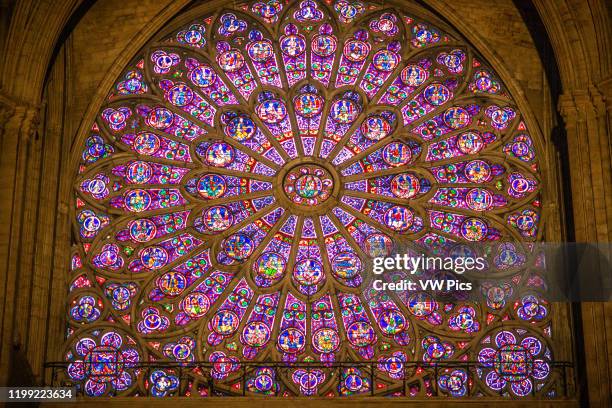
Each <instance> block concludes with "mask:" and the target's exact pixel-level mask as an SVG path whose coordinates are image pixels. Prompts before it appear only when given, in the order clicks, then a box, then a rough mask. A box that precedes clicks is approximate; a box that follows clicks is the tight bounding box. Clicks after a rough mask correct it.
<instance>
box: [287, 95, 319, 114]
mask: <svg viewBox="0 0 612 408" xmlns="http://www.w3.org/2000/svg"><path fill="white" fill-rule="evenodd" d="M293 104H294V106H295V113H297V114H298V115H300V116H302V117H304V118H312V117H313V116H316V115H318V114H319V113H321V111H322V110H323V98H322V97H320V96H319V95H317V94H314V93H304V94H301V95H298V96H296V97H295V98H294V99H293Z"/></svg>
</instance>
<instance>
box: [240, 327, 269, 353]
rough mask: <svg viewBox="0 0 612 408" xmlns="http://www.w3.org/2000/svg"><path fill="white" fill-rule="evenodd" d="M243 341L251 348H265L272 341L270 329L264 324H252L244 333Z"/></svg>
mask: <svg viewBox="0 0 612 408" xmlns="http://www.w3.org/2000/svg"><path fill="white" fill-rule="evenodd" d="M242 340H243V341H244V343H245V344H247V345H248V346H251V347H255V348H258V347H263V346H264V345H265V344H266V343H267V342H268V340H270V327H269V326H268V325H267V324H265V323H264V322H259V321H255V322H251V323H249V324H247V325H246V327H245V328H244V330H243V331H242Z"/></svg>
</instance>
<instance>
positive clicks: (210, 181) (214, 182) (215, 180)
mask: <svg viewBox="0 0 612 408" xmlns="http://www.w3.org/2000/svg"><path fill="white" fill-rule="evenodd" d="M197 189H198V193H199V194H200V196H201V197H202V198H205V199H208V200H212V199H213V198H219V197H221V196H223V194H224V193H225V190H226V189H227V185H226V184H225V179H224V178H223V177H221V176H220V175H218V174H207V175H205V176H202V177H201V178H200V179H199V180H198V185H197Z"/></svg>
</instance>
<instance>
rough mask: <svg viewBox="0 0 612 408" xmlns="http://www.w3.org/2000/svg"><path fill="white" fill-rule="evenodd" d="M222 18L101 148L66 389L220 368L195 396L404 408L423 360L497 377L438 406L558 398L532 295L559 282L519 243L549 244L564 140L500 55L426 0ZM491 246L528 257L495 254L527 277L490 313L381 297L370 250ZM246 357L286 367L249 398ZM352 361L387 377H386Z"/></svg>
mask: <svg viewBox="0 0 612 408" xmlns="http://www.w3.org/2000/svg"><path fill="white" fill-rule="evenodd" d="M225 7H226V8H227V9H228V10H227V11H223V12H222V13H219V15H217V14H215V13H209V14H204V15H201V16H197V17H198V18H197V19H195V21H192V22H190V23H188V24H186V25H184V26H180V27H179V26H177V27H176V29H175V31H172V30H171V29H170V28H168V29H164V30H161V31H160V32H163V36H156V37H155V38H154V39H152V41H151V42H150V43H148V44H147V45H146V47H144V48H143V49H142V50H141V51H140V52H139V53H138V55H136V56H134V59H133V60H132V62H131V63H130V64H129V67H126V69H125V71H124V72H123V73H122V76H121V77H120V78H118V79H117V81H116V83H115V84H114V86H113V87H112V89H110V90H109V97H108V99H106V100H105V102H103V106H101V107H100V110H99V114H98V115H96V119H95V122H92V123H90V124H89V125H90V126H89V127H88V131H87V132H86V134H84V135H82V136H83V140H84V143H83V145H82V149H81V151H80V152H79V159H80V160H81V162H80V163H79V168H78V171H75V172H74V174H76V175H77V176H76V177H77V180H76V182H75V183H74V186H75V190H76V191H75V194H76V197H75V201H74V208H75V211H74V213H75V217H74V229H73V231H74V232H75V234H74V235H75V241H76V242H75V243H76V244H78V245H75V246H74V254H73V258H72V263H71V267H72V271H71V273H70V279H71V281H70V286H69V290H70V295H69V300H68V302H69V303H70V306H69V308H68V310H70V311H71V312H70V313H71V314H70V316H69V319H68V324H69V326H70V327H69V329H70V330H69V331H68V332H69V333H70V335H69V337H68V340H67V346H66V347H67V353H66V354H65V358H66V360H68V362H69V364H70V368H69V369H68V370H67V373H66V375H68V376H69V377H70V378H71V379H72V380H74V381H75V382H76V383H79V384H83V392H84V393H85V394H86V395H89V396H94V395H104V396H110V395H118V396H123V395H135V394H138V395H158V394H159V395H160V396H161V394H163V393H167V394H168V395H183V394H182V393H184V392H186V388H184V387H177V388H176V389H173V388H172V387H173V385H172V384H173V383H174V382H173V380H171V378H174V377H176V376H177V375H178V373H177V372H176V370H175V369H168V368H165V369H164V370H161V371H164V372H163V373H162V374H159V373H158V374H155V375H154V376H153V374H151V373H145V372H144V371H142V370H137V369H134V367H131V366H130V364H128V363H126V362H129V361H152V360H153V359H154V360H155V361H160V362H163V363H166V362H170V363H174V364H177V363H180V364H186V363H192V362H201V363H202V364H201V365H199V366H200V367H206V369H204V368H203V369H202V370H203V371H202V373H195V372H193V373H192V372H191V371H188V370H184V371H183V376H186V377H185V379H188V381H187V382H186V384H187V383H191V384H197V385H198V386H199V385H201V384H202V376H204V378H214V380H215V384H218V385H219V389H223V390H224V392H227V393H231V394H233V393H238V394H241V393H242V392H245V393H248V394H249V395H251V394H255V393H262V394H265V395H276V394H277V393H280V392H281V390H283V392H284V391H285V390H286V389H290V388H291V390H292V392H296V393H300V395H327V393H333V394H335V395H336V394H338V395H340V394H341V395H345V394H350V393H359V392H362V391H364V390H370V389H372V388H373V391H374V393H375V394H376V395H380V396H388V395H391V394H392V393H393V392H395V391H396V390H398V389H399V390H401V389H403V388H402V387H403V384H404V382H405V383H406V384H417V383H419V384H423V383H422V378H425V377H423V376H429V377H431V378H433V376H434V374H435V373H434V372H433V371H432V370H433V368H432V367H433V365H431V366H428V365H427V364H425V365H423V367H421V369H420V372H419V373H415V372H414V371H415V370H404V368H405V367H404V365H405V363H406V362H408V361H419V360H421V359H423V361H425V362H434V361H435V362H437V361H442V360H444V359H449V360H451V361H455V360H458V359H462V358H465V359H467V360H469V361H473V360H476V359H478V360H479V361H481V363H482V364H483V367H482V369H481V370H480V371H478V372H475V371H470V372H469V373H464V372H462V371H461V370H464V369H463V368H462V367H458V368H453V369H449V370H447V371H444V372H440V373H438V374H439V376H438V384H435V385H434V386H437V387H438V392H439V393H440V394H441V395H452V396H464V395H483V396H497V395H500V394H504V395H505V394H511V395H512V396H516V397H520V396H523V395H530V394H531V393H532V392H534V393H536V394H538V395H545V393H547V392H549V391H550V390H554V389H558V387H557V386H556V385H554V384H553V385H549V382H550V381H554V379H552V377H553V376H551V375H550V372H551V368H550V366H548V365H547V364H548V361H547V360H550V358H551V357H550V356H551V355H553V350H552V349H547V344H549V343H551V344H552V343H554V342H553V341H552V340H551V339H550V336H549V335H548V333H555V332H556V330H555V328H554V327H552V328H551V325H552V322H553V319H552V317H554V316H553V315H554V313H553V311H552V310H550V309H549V308H550V306H549V304H548V303H547V301H546V300H545V299H540V297H539V295H538V298H537V299H535V300H534V299H533V298H532V297H529V296H526V295H521V296H522V297H521V298H520V299H518V300H517V299H513V296H514V295H515V294H516V293H521V294H522V293H531V292H529V291H528V292H524V291H523V290H522V287H523V286H524V285H525V284H526V283H528V282H531V283H533V282H537V281H538V280H537V277H531V276H530V277H525V276H521V275H520V274H521V273H523V272H522V270H521V267H520V266H519V264H520V265H522V264H530V265H531V263H530V262H531V259H527V258H529V257H530V256H531V255H528V254H523V253H520V249H521V248H523V245H522V244H521V243H520V242H517V240H520V239H524V240H527V241H529V242H533V241H535V240H538V239H540V236H542V233H541V231H539V228H540V225H542V218H541V217H542V214H541V209H542V208H545V207H546V205H548V203H547V202H545V197H544V196H542V195H541V192H540V189H541V186H542V185H544V184H545V179H544V178H543V177H542V175H540V174H538V171H539V168H540V167H541V166H542V161H541V158H540V157H539V153H540V152H539V146H541V145H543V143H541V140H540V139H539V135H538V133H537V128H533V127H532V126H531V123H530V120H529V115H527V116H525V115H523V114H522V113H521V112H520V109H519V108H518V106H517V105H516V103H515V102H514V101H513V100H512V96H511V94H510V92H508V90H507V89H506V88H505V85H504V84H503V81H502V80H501V78H499V76H498V75H497V74H496V72H495V70H494V69H493V68H492V67H491V66H490V64H488V63H487V61H486V60H485V59H484V58H482V57H481V56H480V55H479V54H478V52H477V51H476V50H474V49H473V48H472V47H471V46H470V45H469V44H466V43H465V42H464V41H462V40H461V38H458V37H457V36H456V35H455V34H454V33H451V32H444V31H443V30H442V29H441V28H439V25H432V24H429V23H428V22H427V20H428V18H427V16H428V15H429V13H428V12H422V13H421V12H420V11H419V10H420V6H419V5H418V4H417V5H416V6H415V7H411V10H410V12H406V13H404V11H401V12H400V11H399V10H397V9H399V8H401V7H402V6H401V5H400V4H399V3H398V4H396V5H391V7H384V8H383V7H382V6H381V5H380V4H379V3H376V2H369V1H357V2H351V1H348V2H347V1H335V0H334V1H332V2H331V3H330V4H329V5H327V4H326V3H325V4H324V3H322V2H319V1H310V0H308V1H296V2H282V1H277V0H273V1H253V2H250V1H247V2H246V3H244V4H237V5H234V4H229V3H228V4H226V5H225ZM408 15H409V16H410V17H409V18H408V17H406V16H408ZM177 21H179V22H180V19H179V20H177ZM173 24H174V23H173ZM275 50H279V52H275ZM500 105H501V106H500ZM491 241H500V242H505V241H508V242H509V243H510V244H512V245H514V246H513V247H511V248H510V247H506V248H505V250H504V252H503V253H500V254H493V255H492V256H493V257H494V260H492V262H490V265H491V266H497V265H499V266H500V269H502V276H506V277H507V273H506V272H508V268H510V267H511V268H512V269H511V270H512V274H513V279H505V278H503V279H502V280H503V282H501V283H499V284H496V285H493V286H492V287H486V288H484V287H483V288H478V289H477V290H478V291H479V292H482V293H484V294H485V295H486V297H487V298H486V300H485V301H483V302H481V303H472V302H467V301H466V300H465V299H464V298H461V297H459V298H456V299H455V298H453V301H452V302H450V301H448V300H444V301H441V302H438V299H437V294H435V293H434V292H435V291H432V292H431V293H430V292H429V291H424V292H421V291H418V292H416V293H413V292H412V291H411V292H407V293H404V294H400V293H398V294H397V296H395V295H392V296H389V294H387V293H378V291H372V286H371V282H370V281H371V280H370V279H369V277H370V274H371V271H372V262H375V261H373V258H379V257H386V256H390V257H395V255H396V253H397V254H400V255H401V254H403V253H404V252H406V251H408V249H407V248H410V253H412V251H413V249H414V253H416V254H420V253H424V252H425V251H429V250H432V249H436V250H440V248H442V249H443V248H444V246H445V245H446V244H447V243H453V244H455V243H456V244H457V245H462V244H467V243H469V242H485V243H489V242H491ZM458 254H459V255H458ZM461 254H463V252H453V255H452V256H464V255H461ZM503 268H506V269H503ZM388 277H389V278H390V279H392V280H394V282H401V281H402V280H404V279H408V278H410V277H411V276H410V275H406V276H404V275H402V274H401V273H399V272H396V271H393V273H389V276H388ZM514 277H516V279H514ZM385 278H387V274H386V273H385ZM519 278H521V279H519ZM92 282H93V283H96V284H95V285H93V283H92ZM530 289H532V288H530ZM525 299H526V300H525ZM72 302H77V303H74V304H73V303H72ZM79 302H80V303H79ZM79 319H80V320H79ZM502 321H503V322H504V326H507V327H509V329H507V330H505V329H504V330H500V329H499V322H502ZM506 323H507V324H506ZM111 328H112V330H110V329H111ZM523 329H525V331H521V330H523ZM502 332H503V333H506V334H500V335H499V336H497V334H498V333H502ZM532 332H534V333H532ZM108 333H114V334H109V335H108V337H104V336H105V335H106V334H108ZM424 333H430V334H429V335H427V334H424ZM433 333H435V336H434V334H433ZM507 333H511V336H510V335H509V334H507ZM498 337H499V339H498ZM540 337H542V338H540ZM103 338H104V339H103ZM530 338H534V339H536V340H537V341H534V340H531V339H530ZM485 339H489V340H487V341H485ZM523 342H524V343H523ZM538 342H539V343H538ZM538 349H540V351H539V352H538ZM523 352H525V353H531V354H530V356H527V355H526V356H522V355H521V353H523ZM86 359H91V361H92V362H94V363H96V364H95V367H94V366H93V365H92V366H91V367H89V366H88V365H87V363H86V362H85V360H86ZM130 359H131V360H130ZM240 361H253V362H256V363H259V362H264V361H267V362H270V364H271V366H273V367H275V368H274V369H272V368H268V367H263V366H262V367H258V368H257V369H256V370H253V371H251V370H250V369H248V370H247V371H246V375H247V377H246V378H245V384H244V389H243V388H240V389H239V390H237V389H236V388H235V387H234V384H235V383H236V378H237V376H238V373H239V372H240V370H241V369H242V367H241V363H239V362H240ZM334 361H336V362H337V361H344V362H347V367H349V365H350V363H352V362H355V364H357V363H359V362H362V361H368V362H372V361H375V362H377V363H376V364H375V373H374V375H375V379H374V380H373V381H374V382H372V383H370V382H369V381H368V375H369V374H368V373H365V372H363V370H361V373H358V372H356V371H346V372H343V373H341V374H340V375H334V376H331V375H329V371H328V368H327V367H328V366H327V364H331V363H333V362H334ZM105 362H106V363H111V364H115V365H117V366H121V370H118V371H117V373H110V372H105V371H104V370H105V368H107V367H108V364H106V363H105ZM306 362H308V363H309V364H310V363H311V362H312V364H314V365H316V364H319V367H323V368H317V369H316V370H318V371H317V372H316V373H315V371H314V369H313V370H312V371H311V372H310V374H309V373H308V371H307V370H306V369H304V367H302V365H304V364H305V363H306ZM97 363H99V364H97ZM526 364H527V365H529V368H527V366H526ZM440 366H441V365H440ZM89 368H91V370H89ZM300 369H302V371H303V372H300V371H299V370H300ZM96 370H99V371H96ZM209 370H210V371H209ZM366 371H367V370H366ZM464 371H465V370H464ZM476 376H477V377H478V380H476V379H475V378H474V377H476ZM98 378H99V379H103V381H97V379H98ZM468 380H469V381H468ZM181 384H182V382H181ZM290 384H294V385H295V387H293V388H292V387H288V385H290ZM376 384H385V385H386V387H383V388H379V387H376ZM428 389H429V388H427V387H421V388H418V389H415V391H414V392H415V393H416V394H415V396H425V395H426V394H427V392H428V391H427V390H428ZM189 392H190V393H193V392H198V391H197V390H195V389H193V390H190V391H189ZM410 392H413V391H412V390H411V391H410ZM156 393H157V394H156Z"/></svg>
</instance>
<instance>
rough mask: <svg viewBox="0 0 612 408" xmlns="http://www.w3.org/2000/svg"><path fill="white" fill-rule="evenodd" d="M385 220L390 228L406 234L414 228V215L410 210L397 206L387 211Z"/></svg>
mask: <svg viewBox="0 0 612 408" xmlns="http://www.w3.org/2000/svg"><path fill="white" fill-rule="evenodd" d="M384 220H385V224H386V225H387V226H388V227H389V228H391V229H393V230H395V231H399V232H404V231H406V230H407V229H408V228H410V227H411V226H412V222H413V220H414V215H413V214H412V211H410V210H409V209H408V208H406V207H400V206H398V205H396V206H393V207H391V208H389V209H388V210H387V212H386V213H385V216H384Z"/></svg>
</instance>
